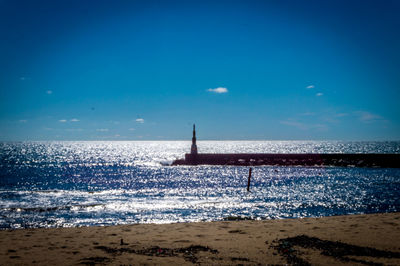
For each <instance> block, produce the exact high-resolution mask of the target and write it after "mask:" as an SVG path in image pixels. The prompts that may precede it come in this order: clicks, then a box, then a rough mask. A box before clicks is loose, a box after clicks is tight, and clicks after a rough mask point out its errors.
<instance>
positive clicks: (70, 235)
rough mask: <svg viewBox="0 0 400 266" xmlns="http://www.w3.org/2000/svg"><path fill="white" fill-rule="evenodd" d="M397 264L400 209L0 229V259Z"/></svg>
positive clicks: (65, 262)
mask: <svg viewBox="0 0 400 266" xmlns="http://www.w3.org/2000/svg"><path fill="white" fill-rule="evenodd" d="M287 263H289V264H293V263H294V264H296V263H297V264H299V263H303V264H307V263H310V264H312V265H318V264H319V265H321V264H322V265H327V264H330V265H333V264H335V265H337V264H360V265H362V264H366V263H382V264H384V265H386V264H387V265H400V213H386V214H369V215H347V216H334V217H324V218H305V219H285V220H265V221H252V220H246V221H221V222H204V223H176V224H163V225H160V224H138V225H122V226H109V227H80V228H57V229H20V230H3V231H0V264H1V265H27V264H37V265H76V264H82V265H94V264H95V265H104V264H112V265H138V264H140V265H143V264H146V265H160V264H164V265H165V264H171V265H181V264H186V265H191V264H202V265H236V264H243V265H255V264H263V265H265V264H287Z"/></svg>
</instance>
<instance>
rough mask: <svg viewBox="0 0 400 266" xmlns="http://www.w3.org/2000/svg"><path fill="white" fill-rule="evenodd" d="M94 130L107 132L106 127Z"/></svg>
mask: <svg viewBox="0 0 400 266" xmlns="http://www.w3.org/2000/svg"><path fill="white" fill-rule="evenodd" d="M96 131H99V132H107V131H108V128H98V129H96Z"/></svg>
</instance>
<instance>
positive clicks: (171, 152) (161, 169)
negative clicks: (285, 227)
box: [0, 141, 400, 229]
mask: <svg viewBox="0 0 400 266" xmlns="http://www.w3.org/2000/svg"><path fill="white" fill-rule="evenodd" d="M198 149H199V152H204V153H239V152H243V153H251V152H254V153H264V152H265V153H400V142H342V141H331V142H327V141H199V142H198ZM189 150H190V142H188V141H126V142H121V141H100V142H92V141H91V142H70V141H65V142H0V229H5V228H37V227H71V226H92V225H115V224H132V223H173V222H194V221H217V220H222V219H224V218H226V217H229V216H243V217H251V218H254V219H276V218H298V217H320V216H330V215H341V214H354V213H377V212H394V211H400V169H393V168H344V167H275V166H274V167H272V166H259V167H253V175H252V183H251V192H249V193H248V192H246V185H247V177H248V170H249V169H248V167H241V166H207V165H205V166H170V164H171V163H172V161H173V160H174V159H178V158H182V157H183V156H184V154H185V153H186V152H188V151H189Z"/></svg>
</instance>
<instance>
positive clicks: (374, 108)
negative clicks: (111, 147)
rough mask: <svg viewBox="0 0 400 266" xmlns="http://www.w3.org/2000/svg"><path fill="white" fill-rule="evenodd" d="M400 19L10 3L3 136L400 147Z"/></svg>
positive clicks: (0, 93)
mask: <svg viewBox="0 0 400 266" xmlns="http://www.w3.org/2000/svg"><path fill="white" fill-rule="evenodd" d="M399 12H400V1H395V0H394V1H389V0H383V1H378V0H375V1H370V0H362V1H361V0H360V1H352V0H345V1H341V0H334V1H333V0H327V1H320V0H316V1H314V0H307V1H306V0H304V1H300V0H279V1H278V0H276V1H268V0H265V1H252V0H250V1H234V0H233V1H218V0H214V1H206V0H202V1H195V0H193V1H168V0H164V1H161V0H159V1H153V0H149V1H119V0H113V1H111V0H108V1H105V0H97V1H89V0H79V1H78V0H68V1H67V0H58V1H54V0H49V1H46V0H36V1H31V0H29V1H23V0H0V140H1V141H24V140H190V139H191V133H192V132H191V130H192V125H193V123H196V129H197V137H198V140H400V104H399V101H400V30H399V29H400V16H399V15H398V14H399Z"/></svg>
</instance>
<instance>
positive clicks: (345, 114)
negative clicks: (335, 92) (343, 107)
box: [335, 113, 349, 117]
mask: <svg viewBox="0 0 400 266" xmlns="http://www.w3.org/2000/svg"><path fill="white" fill-rule="evenodd" d="M348 115H349V114H347V113H338V114H336V115H335V117H344V116H348Z"/></svg>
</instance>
